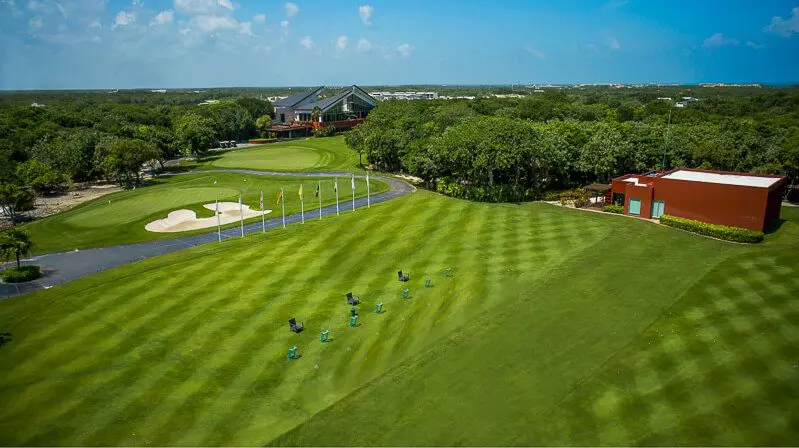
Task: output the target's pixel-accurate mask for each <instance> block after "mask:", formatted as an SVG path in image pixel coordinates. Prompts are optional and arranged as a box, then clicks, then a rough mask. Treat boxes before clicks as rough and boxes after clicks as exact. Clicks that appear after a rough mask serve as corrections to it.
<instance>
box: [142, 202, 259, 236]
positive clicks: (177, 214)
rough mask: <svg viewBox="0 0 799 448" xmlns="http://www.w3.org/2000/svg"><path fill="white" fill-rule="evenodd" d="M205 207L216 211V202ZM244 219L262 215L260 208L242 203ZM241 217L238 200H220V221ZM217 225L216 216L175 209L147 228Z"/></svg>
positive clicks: (171, 229)
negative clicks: (254, 208)
mask: <svg viewBox="0 0 799 448" xmlns="http://www.w3.org/2000/svg"><path fill="white" fill-rule="evenodd" d="M203 207H205V208H207V209H208V210H211V211H214V210H215V209H216V204H215V203H211V204H205V205H203ZM242 210H243V215H244V219H247V218H254V217H256V216H261V211H260V210H250V206H249V205H242ZM269 213H272V210H266V214H269ZM239 219H240V215H239V203H238V202H220V203H219V222H220V223H221V224H223V225H224V224H230V223H231V222H236V221H238V220H239ZM215 226H216V216H212V217H210V218H198V217H197V213H194V212H193V211H191V210H185V209H184V210H175V211H174V212H170V213H169V215H167V217H166V218H164V219H157V220H155V221H153V222H151V223H149V224H147V225H146V226H144V228H145V229H147V230H149V231H150V232H162V233H166V232H185V231H186V230H197V229H205V228H208V227H215Z"/></svg>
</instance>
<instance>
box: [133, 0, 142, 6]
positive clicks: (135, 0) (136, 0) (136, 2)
mask: <svg viewBox="0 0 799 448" xmlns="http://www.w3.org/2000/svg"><path fill="white" fill-rule="evenodd" d="M132 4H133V6H140V5H141V0H133V2H132Z"/></svg>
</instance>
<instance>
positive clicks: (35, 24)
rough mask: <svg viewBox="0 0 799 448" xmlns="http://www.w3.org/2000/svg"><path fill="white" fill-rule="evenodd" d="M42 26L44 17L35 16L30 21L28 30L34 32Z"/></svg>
mask: <svg viewBox="0 0 799 448" xmlns="http://www.w3.org/2000/svg"><path fill="white" fill-rule="evenodd" d="M41 27H42V19H41V18H40V17H33V18H31V19H30V20H29V21H28V31H30V32H34V31H37V30H39V29H41Z"/></svg>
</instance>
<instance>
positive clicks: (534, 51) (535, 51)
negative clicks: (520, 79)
mask: <svg viewBox="0 0 799 448" xmlns="http://www.w3.org/2000/svg"><path fill="white" fill-rule="evenodd" d="M524 51H526V52H528V53H530V54H531V55H533V56H535V57H537V58H540V59H543V58H545V57H547V55H546V54H544V52H542V51H541V50H538V49H535V48H533V47H531V46H529V45H525V46H524Z"/></svg>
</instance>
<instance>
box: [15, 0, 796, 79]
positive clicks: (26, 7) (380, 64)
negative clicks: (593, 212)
mask: <svg viewBox="0 0 799 448" xmlns="http://www.w3.org/2000/svg"><path fill="white" fill-rule="evenodd" d="M536 82H538V83H540V82H551V83H580V82H583V83H601V82H623V83H637V82H678V83H697V82H728V83H731V82H763V83H792V82H799V0H791V1H783V0H768V1H736V0H726V1H716V0H692V1H684V0H668V1H667V0H663V1H660V0H597V1H594V0H585V1H568V0H561V1H557V0H552V1H544V0H527V1H513V0H505V1H503V0H496V1H480V0H467V1H449V0H438V1H436V0H427V1H425V0H402V1H388V0H374V1H369V0H364V1H349V0H295V1H293V2H285V1H271V0H257V1H249V0H248V1H243V0H241V1H237V0H0V89H67V88H135V87H153V88H155V87H165V88H175V87H226V86H296V85H314V84H329V85H343V84H353V83H356V84H363V85H375V84H419V83H431V84H481V83H487V84H511V83H536Z"/></svg>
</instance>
